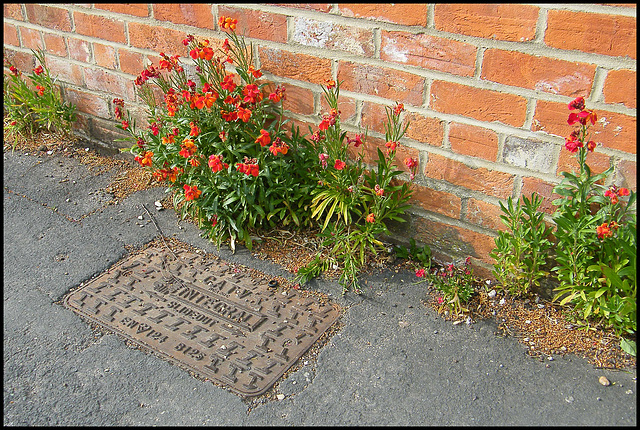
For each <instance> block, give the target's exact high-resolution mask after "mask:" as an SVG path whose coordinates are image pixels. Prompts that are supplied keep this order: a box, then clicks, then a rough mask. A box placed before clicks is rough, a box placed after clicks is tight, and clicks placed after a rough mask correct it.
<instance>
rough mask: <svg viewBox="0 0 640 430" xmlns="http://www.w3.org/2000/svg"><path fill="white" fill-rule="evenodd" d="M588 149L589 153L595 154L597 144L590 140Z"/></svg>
mask: <svg viewBox="0 0 640 430" xmlns="http://www.w3.org/2000/svg"><path fill="white" fill-rule="evenodd" d="M587 149H588V150H589V152H593V151H594V150H595V149H596V143H595V142H594V141H593V140H590V141H589V142H588V143H587Z"/></svg>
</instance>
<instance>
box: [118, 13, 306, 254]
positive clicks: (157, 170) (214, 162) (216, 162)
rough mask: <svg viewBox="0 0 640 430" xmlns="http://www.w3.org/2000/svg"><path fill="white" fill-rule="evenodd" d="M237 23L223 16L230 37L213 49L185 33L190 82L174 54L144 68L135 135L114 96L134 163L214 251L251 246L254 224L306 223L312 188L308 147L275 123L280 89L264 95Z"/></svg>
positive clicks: (281, 123) (138, 83)
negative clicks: (166, 190) (161, 184)
mask: <svg viewBox="0 0 640 430" xmlns="http://www.w3.org/2000/svg"><path fill="white" fill-rule="evenodd" d="M236 23H237V20H234V19H231V18H227V17H224V16H223V17H220V21H219V26H220V27H221V28H223V29H225V30H227V34H228V39H226V40H225V41H224V43H223V44H222V46H221V47H219V48H217V49H216V50H214V49H213V48H212V47H211V46H209V41H208V40H202V41H200V40H197V39H196V38H194V37H193V36H191V35H189V36H188V37H187V39H185V40H184V41H183V44H184V45H185V46H187V49H188V50H189V56H190V57H191V58H192V59H193V62H194V66H195V67H194V68H195V76H187V73H186V71H185V69H184V68H183V66H182V64H181V62H180V60H179V56H177V55H175V56H172V57H168V56H167V55H165V54H164V53H160V57H161V58H160V60H159V63H158V68H157V69H156V68H155V67H154V66H153V65H151V66H149V67H147V68H146V69H145V70H143V71H142V73H141V74H140V76H138V77H137V78H136V81H135V84H136V91H137V93H138V95H139V96H140V98H141V99H142V100H143V101H144V102H145V104H146V107H147V118H148V123H149V125H148V126H147V127H146V128H144V129H141V130H138V129H137V128H136V123H135V120H133V119H132V118H131V115H130V113H129V111H126V115H125V112H124V111H123V108H124V101H123V100H121V99H114V103H115V105H116V107H115V115H116V119H118V120H120V121H121V124H120V125H119V127H120V128H121V129H123V130H127V131H128V132H129V133H130V137H129V138H128V139H129V140H133V141H135V142H136V144H135V145H133V146H132V147H131V148H130V151H131V152H132V153H133V154H134V155H135V159H136V160H137V161H138V162H139V163H140V164H141V165H143V166H146V167H148V168H149V169H151V170H152V171H153V174H154V177H155V178H156V179H157V180H160V181H166V182H167V183H168V184H169V186H170V189H171V190H173V191H174V205H175V206H176V207H177V208H179V210H180V212H181V213H182V216H183V217H186V216H191V217H192V218H194V219H195V220H196V221H197V223H198V225H199V226H200V227H201V228H203V229H204V230H205V232H206V234H207V235H208V237H209V238H211V240H212V241H214V242H215V243H216V244H217V245H218V246H220V245H221V243H222V242H223V241H226V240H229V243H230V246H231V248H232V249H233V250H235V244H236V241H243V242H244V244H245V245H246V246H247V247H248V248H249V249H251V245H252V241H251V233H250V232H251V231H254V230H256V229H259V228H266V227H274V226H275V225H277V224H278V223H281V224H283V225H294V226H305V225H309V224H310V223H311V218H310V212H309V205H310V203H311V197H310V195H311V190H312V188H313V187H314V186H315V177H314V176H313V173H312V172H313V168H314V167H315V162H314V161H315V159H314V157H315V153H314V150H313V147H312V145H311V143H310V142H309V141H307V140H306V139H304V138H303V137H301V136H300V134H299V132H298V130H297V129H295V130H293V129H292V130H291V132H290V133H289V131H288V130H287V129H286V127H285V125H286V123H287V121H282V120H281V119H280V118H282V103H283V100H284V99H286V94H285V89H284V87H282V86H277V87H276V88H275V89H273V91H271V92H269V91H267V88H268V86H269V84H268V83H266V82H262V81H260V80H259V79H260V78H261V77H262V72H261V71H260V70H259V69H256V68H255V67H254V65H253V62H252V58H253V54H252V46H251V45H249V46H247V45H246V43H245V41H244V38H243V37H240V36H238V35H237V34H236V33H235V27H236ZM227 64H233V65H234V66H235V70H234V71H235V73H230V72H228V71H227V70H226V66H227ZM192 78H193V80H192ZM152 83H153V84H154V85H155V86H156V87H157V88H159V89H160V91H161V93H162V97H163V100H162V101H161V102H158V101H157V100H156V97H155V95H154V88H153V87H152Z"/></svg>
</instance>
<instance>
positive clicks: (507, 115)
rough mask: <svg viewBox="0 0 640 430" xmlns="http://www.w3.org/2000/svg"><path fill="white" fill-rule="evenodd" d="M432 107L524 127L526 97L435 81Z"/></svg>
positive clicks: (483, 119) (445, 111)
mask: <svg viewBox="0 0 640 430" xmlns="http://www.w3.org/2000/svg"><path fill="white" fill-rule="evenodd" d="M430 106H431V108H433V109H435V110H437V111H438V112H442V113H449V114H457V115H463V116H466V117H470V118H475V119H477V120H479V121H487V122H491V121H500V122H502V123H504V124H508V125H512V126H514V127H522V125H523V124H524V120H525V115H526V110H527V100H526V99H525V98H524V97H520V96H516V95H512V94H504V93H499V92H497V91H491V90H483V89H478V88H473V87H469V86H466V85H460V84H455V83H452V82H444V81H434V82H433V83H432V85H431V100H430Z"/></svg>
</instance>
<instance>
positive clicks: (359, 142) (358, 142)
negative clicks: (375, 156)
mask: <svg viewBox="0 0 640 430" xmlns="http://www.w3.org/2000/svg"><path fill="white" fill-rule="evenodd" d="M347 143H353V146H354V148H357V147H358V146H360V145H362V144H363V142H362V135H361V134H356V136H355V137H354V138H353V139H351V138H347Z"/></svg>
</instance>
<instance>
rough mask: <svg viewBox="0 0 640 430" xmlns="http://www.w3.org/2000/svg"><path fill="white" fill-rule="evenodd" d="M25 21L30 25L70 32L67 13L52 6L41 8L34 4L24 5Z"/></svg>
mask: <svg viewBox="0 0 640 430" xmlns="http://www.w3.org/2000/svg"><path fill="white" fill-rule="evenodd" d="M25 10H26V12H27V19H28V21H29V22H30V23H32V24H37V25H42V26H43V27H47V28H52V29H54V30H60V31H71V17H70V16H69V11H68V10H65V9H62V8H59V7H53V6H42V5H39V4H34V3H27V4H25Z"/></svg>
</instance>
